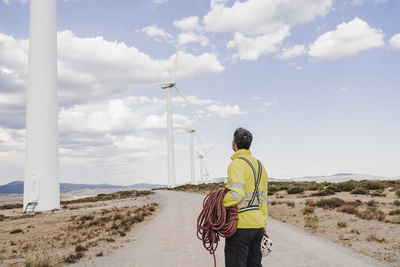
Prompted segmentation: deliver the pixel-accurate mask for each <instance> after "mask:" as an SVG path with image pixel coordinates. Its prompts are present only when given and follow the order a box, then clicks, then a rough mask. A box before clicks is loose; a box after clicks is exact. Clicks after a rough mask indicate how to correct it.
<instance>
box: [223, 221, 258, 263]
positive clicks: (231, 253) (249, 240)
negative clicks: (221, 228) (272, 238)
mask: <svg viewBox="0 0 400 267" xmlns="http://www.w3.org/2000/svg"><path fill="white" fill-rule="evenodd" d="M263 235H264V229H263V228H257V229H237V231H236V233H235V234H234V235H233V236H232V237H229V238H227V239H225V266H226V267H262V265H261V258H262V256H261V251H260V249H261V240H262V238H263Z"/></svg>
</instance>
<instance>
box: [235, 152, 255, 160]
mask: <svg viewBox="0 0 400 267" xmlns="http://www.w3.org/2000/svg"><path fill="white" fill-rule="evenodd" d="M246 155H251V152H250V150H248V149H239V150H238V151H236V152H235V153H234V154H233V155H232V157H231V159H232V160H234V159H236V158H238V157H243V156H246Z"/></svg>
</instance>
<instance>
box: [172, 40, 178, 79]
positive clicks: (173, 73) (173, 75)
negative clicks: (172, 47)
mask: <svg viewBox="0 0 400 267" xmlns="http://www.w3.org/2000/svg"><path fill="white" fill-rule="evenodd" d="M178 54H179V41H178V42H177V45H176V54H175V60H174V66H173V69H172V80H173V81H176V71H177V69H178Z"/></svg>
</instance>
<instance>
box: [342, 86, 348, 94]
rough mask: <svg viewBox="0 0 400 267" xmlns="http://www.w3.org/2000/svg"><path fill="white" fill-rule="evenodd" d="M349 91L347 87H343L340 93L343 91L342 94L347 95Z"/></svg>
mask: <svg viewBox="0 0 400 267" xmlns="http://www.w3.org/2000/svg"><path fill="white" fill-rule="evenodd" d="M347 90H348V89H347V88H346V87H342V88H340V91H341V92H343V93H346V92H347Z"/></svg>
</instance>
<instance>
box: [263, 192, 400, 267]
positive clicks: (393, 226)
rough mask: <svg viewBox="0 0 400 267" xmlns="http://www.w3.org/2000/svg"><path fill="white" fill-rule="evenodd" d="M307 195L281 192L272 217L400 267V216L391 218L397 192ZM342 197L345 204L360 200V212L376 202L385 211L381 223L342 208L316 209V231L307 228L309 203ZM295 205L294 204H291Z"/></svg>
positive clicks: (271, 206) (275, 198)
mask: <svg viewBox="0 0 400 267" xmlns="http://www.w3.org/2000/svg"><path fill="white" fill-rule="evenodd" d="M310 193H311V191H310V192H305V193H304V194H287V193H286V192H285V191H280V192H278V193H277V194H276V195H273V196H269V197H268V200H269V214H270V216H271V217H272V218H275V219H277V220H279V221H282V222H286V223H289V224H292V225H294V226H297V227H299V228H305V229H306V230H307V231H309V232H313V233H314V234H316V235H319V236H324V237H325V238H328V239H329V240H331V241H333V242H335V243H338V244H340V245H343V246H345V247H349V248H351V249H353V250H355V251H356V252H360V253H363V254H366V255H369V256H372V257H374V258H375V259H378V260H379V261H383V262H387V263H390V264H392V265H393V266H400V225H399V222H400V216H399V215H395V216H389V215H388V213H389V212H390V211H391V210H394V209H396V208H398V207H396V206H394V205H393V201H394V200H396V199H398V198H397V197H395V196H394V194H393V192H386V194H387V196H386V197H372V196H366V195H352V194H349V193H348V192H340V193H336V194H335V195H333V196H323V197H305V196H307V195H309V194H310ZM330 198H340V199H342V200H344V201H350V202H355V201H356V200H358V201H359V203H361V204H360V206H359V207H358V209H359V210H360V211H365V210H367V209H368V208H369V207H368V202H369V201H371V200H374V202H375V207H374V208H375V209H376V210H378V211H379V210H380V211H382V212H384V214H385V215H384V216H382V218H381V221H378V220H377V219H375V218H374V219H371V220H367V219H361V218H359V217H357V216H356V215H353V214H347V213H344V212H339V211H338V210H339V209H340V208H336V209H323V208H319V207H315V210H314V213H312V216H316V217H317V218H318V222H317V223H316V225H315V226H316V228H314V229H311V228H310V227H305V216H304V215H303V211H304V207H305V201H306V200H312V201H314V202H317V201H318V200H321V199H330ZM291 202H293V203H294V205H293V204H290V203H291Z"/></svg>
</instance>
